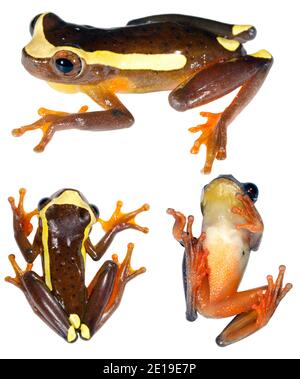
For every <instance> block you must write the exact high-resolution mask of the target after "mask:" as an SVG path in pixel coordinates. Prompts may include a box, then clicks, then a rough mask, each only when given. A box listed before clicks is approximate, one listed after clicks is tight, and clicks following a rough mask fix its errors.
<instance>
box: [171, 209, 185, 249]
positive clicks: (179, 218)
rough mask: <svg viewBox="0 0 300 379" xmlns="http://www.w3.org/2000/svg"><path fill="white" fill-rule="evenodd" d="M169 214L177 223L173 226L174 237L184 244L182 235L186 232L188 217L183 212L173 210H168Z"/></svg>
mask: <svg viewBox="0 0 300 379" xmlns="http://www.w3.org/2000/svg"><path fill="white" fill-rule="evenodd" d="M167 214H169V215H171V216H173V217H174V219H175V222H174V225H173V237H174V238H175V239H176V240H177V241H178V242H179V243H180V244H183V240H182V235H183V232H184V228H185V224H186V217H185V215H184V214H182V213H181V212H178V211H175V209H173V208H168V209H167Z"/></svg>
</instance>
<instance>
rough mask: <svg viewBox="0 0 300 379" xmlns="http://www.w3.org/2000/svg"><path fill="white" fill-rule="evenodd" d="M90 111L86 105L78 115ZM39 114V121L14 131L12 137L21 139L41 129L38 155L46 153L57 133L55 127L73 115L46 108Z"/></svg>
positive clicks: (36, 149) (36, 147) (36, 148)
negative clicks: (46, 148)
mask: <svg viewBox="0 0 300 379" xmlns="http://www.w3.org/2000/svg"><path fill="white" fill-rule="evenodd" d="M87 110H88V107H87V106H86V105H84V106H82V107H81V108H80V109H79V111H78V113H85V112H86V111H87ZM38 114H39V116H41V118H40V119H39V120H37V121H36V122H34V123H33V124H30V125H25V126H22V127H21V128H17V129H13V130H12V135H13V136H15V137H20V136H22V135H23V134H24V133H26V132H28V131H30V130H36V129H41V131H42V133H43V136H42V139H41V141H40V142H39V144H38V145H37V146H35V148H34V149H33V150H34V151H35V152H37V153H41V152H43V151H44V149H45V147H46V146H47V144H48V143H49V142H50V140H51V139H52V137H53V135H54V133H55V125H56V124H57V123H58V122H59V120H60V119H61V118H64V117H66V116H68V115H70V114H71V113H67V112H60V111H53V110H50V109H46V108H39V109H38Z"/></svg>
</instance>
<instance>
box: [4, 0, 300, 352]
mask: <svg viewBox="0 0 300 379" xmlns="http://www.w3.org/2000/svg"><path fill="white" fill-rule="evenodd" d="M296 4H297V2H296V1H292V0H286V1H284V2H275V1H274V2H264V1H261V0H252V1H251V2H246V3H245V2H241V1H240V0H239V1H234V0H227V1H215V0H210V1H198V0H197V1H178V0H172V1H161V0H159V1H157V0H152V1H129V0H127V1H122V2H121V1H120V2H116V1H111V2H106V1H105V2H102V1H99V0H97V1H92V0H85V1H84V2H74V1H56V0H51V1H50V0H49V1H43V2H41V1H33V0H26V1H23V2H21V1H15V0H11V1H9V2H6V3H5V5H4V9H3V7H2V12H1V13H2V20H1V26H2V38H1V45H2V46H1V60H0V64H1V73H2V80H1V88H2V91H1V92H2V100H1V104H2V111H1V138H0V158H1V159H0V162H1V168H0V169H1V188H0V209H1V211H0V213H1V217H0V225H1V238H0V251H1V257H0V262H1V263H0V273H1V283H0V298H1V314H0V324H1V339H0V341H1V342H0V355H1V357H15V358H25V357H28V358H29V357H30V358H31V357H38V358H39V357H41V358H42V357H43V358H54V357H57V358H67V357H69V358H212V357H214V358H250V357H251V358H253V357H256V358H275V357H280V358H283V357H286V358H292V357H298V358H299V356H300V354H299V346H298V343H299V337H300V333H299V313H298V312H299V263H300V260H299V254H300V251H299V243H298V241H299V217H298V214H299V184H300V182H299V167H298V162H299V153H298V151H299V136H300V131H299V117H298V110H299V96H298V91H299V87H298V86H299V67H298V65H299V52H298V51H299V49H298V46H297V45H298V34H299V33H298V30H296V25H297V23H298V21H299V20H298V16H297V15H298V11H297V10H296ZM45 11H52V12H54V13H57V14H58V15H59V16H60V17H62V18H63V19H65V20H67V21H70V22H75V23H79V24H81V23H82V24H90V25H94V26H99V27H113V26H121V25H125V24H126V22H127V21H129V20H130V19H133V18H137V17H142V16H146V15H150V14H159V13H183V14H191V15H195V16H200V17H206V18H211V19H216V20H220V21H224V22H229V23H240V24H248V23H250V24H253V25H255V26H256V27H257V30H258V35H257V37H256V39H255V40H254V41H252V42H250V43H248V44H247V46H246V48H247V50H248V51H249V52H256V51H257V50H259V49H261V48H265V49H268V50H269V51H270V52H271V53H272V54H273V55H274V57H275V63H274V66H273V68H272V69H271V72H270V74H269V76H268V78H267V80H266V82H265V84H264V85H263V87H262V89H261V90H260V92H259V93H258V95H257V96H256V97H255V99H254V100H253V101H252V103H251V104H250V105H249V106H248V107H247V108H246V109H245V110H244V111H243V112H242V114H241V115H240V116H239V117H238V118H237V119H236V120H235V121H234V123H233V124H232V125H231V126H230V127H229V130H228V158H227V160H226V161H223V162H218V161H217V162H215V165H214V169H213V173H212V174H211V175H209V176H203V175H202V174H201V173H200V169H201V168H202V165H203V163H204V152H203V151H202V153H201V154H200V155H196V156H193V155H191V154H190V153H189V149H190V147H191V146H192V144H193V141H194V139H195V137H196V135H192V134H191V133H189V132H188V131H187V128H188V127H191V126H193V125H196V124H198V123H199V122H200V116H199V115H198V112H199V110H198V109H197V110H193V111H189V112H186V113H177V112H176V111H175V110H173V109H172V108H171V107H169V105H168V101H167V95H168V94H167V93H164V92H162V93H154V94H147V95H122V96H120V98H121V100H122V101H123V102H124V104H125V105H126V106H128V108H129V110H130V111H131V112H132V113H133V114H134V116H135V119H136V122H135V124H134V126H133V127H132V128H130V129H127V130H121V131H117V132H98V133H94V134H93V133H90V132H86V133H85V132H82V131H68V132H61V133H57V134H56V135H55V136H54V138H53V140H52V142H51V143H50V145H49V146H48V147H47V149H46V151H45V152H44V153H43V154H40V155H39V154H36V153H34V152H33V151H32V148H33V147H34V146H35V144H37V143H38V141H39V138H40V133H41V132H40V131H36V132H31V133H28V134H26V135H25V136H23V137H21V138H19V139H16V138H14V137H12V135H11V134H10V131H11V129H13V128H15V127H18V126H21V125H23V124H26V123H31V122H33V121H35V120H36V119H37V114H36V110H37V108H38V107H40V106H45V107H49V108H50V109H57V110H64V111H70V112H73V111H76V110H77V109H78V108H79V107H80V106H81V105H83V104H88V105H90V106H91V109H95V110H96V109H98V108H97V107H96V106H95V104H93V103H92V101H91V100H90V99H88V98H86V97H85V96H84V95H83V94H78V95H65V94H61V93H58V92H55V91H54V90H53V89H51V88H50V87H48V86H47V84H45V83H44V82H43V81H40V80H38V79H36V78H34V77H32V76H30V75H29V74H28V73H27V72H26V71H25V69H24V68H23V67H22V65H21V62H20V55H21V48H22V47H23V46H24V45H25V44H27V43H28V41H29V40H30V35H29V31H28V25H29V22H30V20H31V19H32V18H33V16H35V15H36V14H38V13H41V12H45ZM296 17H297V19H296ZM229 100H230V99H229V98H227V99H226V100H225V101H219V102H216V103H214V104H209V105H207V106H205V107H203V110H210V111H214V110H222V109H223V108H224V106H225V104H227V103H228V101H229ZM229 173H231V174H233V175H235V176H236V177H237V178H238V179H239V180H240V181H253V182H255V183H256V184H257V185H258V186H259V189H260V197H259V200H258V202H257V207H258V209H259V211H260V213H261V215H262V217H263V219H264V223H265V233H264V238H263V242H262V245H261V248H260V250H259V251H258V252H254V253H252V256H251V259H250V262H249V265H248V269H247V272H246V274H245V277H244V280H243V282H242V285H241V289H249V288H253V287H257V286H259V285H262V284H264V283H265V282H266V280H265V277H266V275H267V274H273V275H277V270H278V266H279V264H286V266H287V273H286V280H287V281H291V282H293V284H294V288H293V290H292V291H291V292H290V293H289V294H288V296H287V297H286V298H285V299H284V301H283V302H282V304H280V307H279V308H278V310H277V312H276V314H275V315H274V317H273V319H272V320H271V322H270V323H269V325H268V326H267V327H265V328H264V329H263V330H261V331H259V332H257V333H256V334H255V335H253V336H251V337H249V338H247V339H245V340H243V341H241V342H239V343H237V344H234V345H232V346H230V347H227V348H223V349H221V348H219V347H217V345H216V344H215V342H214V339H215V337H216V336H217V335H218V334H219V332H220V331H221V330H222V329H223V328H224V327H225V325H226V324H227V323H228V322H229V319H228V320H225V319H224V320H213V319H211V320H209V319H204V318H202V317H199V318H198V320H197V321H196V322H194V323H189V322H187V321H186V320H185V304H184V295H183V289H182V279H181V261H182V253H183V251H182V248H181V247H180V246H179V245H178V244H177V243H176V242H175V240H173V238H172V235H171V227H172V224H173V221H172V219H171V218H170V216H168V215H166V212H165V210H166V208H167V207H174V208H176V209H178V210H181V211H182V212H184V213H185V214H190V213H191V214H194V215H195V217H196V221H197V222H196V224H195V233H196V234H197V233H198V232H199V231H200V225H201V213H200V209H199V202H200V193H201V189H202V187H203V185H204V184H206V183H207V182H208V181H210V180H212V179H213V178H214V177H215V176H217V175H219V174H229ZM22 186H23V187H25V188H27V189H28V197H27V199H26V208H27V209H28V210H32V209H33V208H35V207H36V204H37V202H38V201H39V199H40V198H42V197H45V196H49V195H51V194H52V193H53V192H55V191H57V190H58V189H60V188H64V187H74V188H77V189H79V190H81V191H82V192H83V193H84V194H85V196H86V197H87V198H88V199H89V200H90V201H91V202H92V203H95V204H97V205H98V206H99V208H100V212H101V216H102V217H103V218H107V217H108V216H109V215H110V214H111V212H112V210H113V208H114V205H115V201H116V200H118V199H122V200H123V201H124V209H125V210H131V209H133V208H135V207H138V206H140V205H141V204H143V203H144V202H148V203H149V204H150V205H151V210H150V211H149V212H148V213H145V214H144V215H142V216H139V217H138V219H137V220H138V221H139V222H140V223H141V224H142V225H147V226H148V227H149V228H150V233H149V234H148V235H143V234H141V233H138V232H136V231H126V232H124V233H122V235H119V236H117V238H116V240H115V241H114V243H113V245H112V246H111V248H110V249H109V251H108V253H107V254H106V257H107V258H109V257H110V255H111V254H112V253H114V252H118V253H119V254H120V257H123V256H124V253H125V251H126V245H127V243H128V242H129V241H132V242H134V243H135V245H136V247H135V250H134V255H133V262H132V264H133V267H135V268H138V267H140V266H142V265H143V266H146V267H147V273H146V274H143V275H141V276H140V277H138V278H136V279H135V280H133V281H132V282H130V283H129V285H128V286H127V288H126V291H125V295H124V297H123V301H122V303H121V306H120V307H119V309H118V310H117V311H116V313H115V314H114V315H113V317H112V318H111V319H110V320H109V321H108V322H107V323H106V324H105V326H104V327H103V328H102V330H100V331H99V332H98V333H97V334H96V335H95V337H94V338H93V339H92V340H91V341H89V342H84V341H81V340H80V339H79V340H78V341H77V342H76V343H75V344H72V345H68V344H67V343H66V342H65V341H64V340H63V339H61V338H59V337H58V336H57V335H56V334H55V333H53V332H52V331H51V330H50V329H49V328H48V327H47V326H46V325H44V324H43V323H42V321H40V320H39V319H38V318H37V317H36V316H35V315H34V314H33V312H32V311H31V309H30V307H29V305H28V304H27V302H26V300H25V298H24V296H23V294H22V293H21V292H20V291H19V290H18V289H17V288H15V287H13V286H11V285H10V284H8V283H5V282H4V277H5V276H6V275H8V274H12V269H11V267H10V265H9V263H8V261H7V255H8V254H9V253H15V254H16V256H17V261H18V262H19V263H20V264H21V265H22V267H24V266H25V263H24V260H23V258H22V256H21V253H20V252H19V251H18V248H17V246H16V243H15V241H14V237H13V229H12V217H11V211H10V207H9V204H8V202H7V197H8V196H9V195H14V196H17V195H18V189H19V188H20V187H22ZM95 229H96V231H94V233H93V236H94V237H95V238H97V236H96V235H98V236H99V235H100V227H99V226H97V227H96V228H95ZM38 261H39V258H38V259H37V262H38ZM38 266H39V264H38V263H36V264H35V267H36V270H37V271H38V272H39V268H38ZM98 268H99V262H98V263H94V262H93V261H91V260H90V259H88V262H87V270H88V278H89V279H90V278H91V277H92V275H93V274H94V273H95V272H96V271H97V270H98Z"/></svg>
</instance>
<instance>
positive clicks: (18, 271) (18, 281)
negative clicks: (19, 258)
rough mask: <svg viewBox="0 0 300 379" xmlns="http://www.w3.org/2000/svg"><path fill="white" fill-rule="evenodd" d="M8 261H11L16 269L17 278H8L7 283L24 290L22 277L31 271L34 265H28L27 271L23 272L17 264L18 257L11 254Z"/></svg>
mask: <svg viewBox="0 0 300 379" xmlns="http://www.w3.org/2000/svg"><path fill="white" fill-rule="evenodd" d="M8 259H9V261H10V263H11V265H12V267H13V269H14V272H15V274H16V276H15V278H12V277H11V276H7V277H6V278H5V281H6V282H9V283H11V284H14V285H15V286H17V287H18V288H20V289H22V282H21V278H22V276H23V275H24V274H25V273H26V272H28V271H31V269H32V266H33V264H32V263H27V266H26V268H25V270H24V271H23V270H22V269H21V268H20V266H19V265H18V263H17V262H16V257H15V256H14V255H13V254H10V255H9V256H8Z"/></svg>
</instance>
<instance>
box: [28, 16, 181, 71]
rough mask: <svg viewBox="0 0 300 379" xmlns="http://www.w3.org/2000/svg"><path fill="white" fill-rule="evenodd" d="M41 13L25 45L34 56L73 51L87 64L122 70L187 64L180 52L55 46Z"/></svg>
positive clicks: (41, 56) (169, 68)
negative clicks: (115, 50) (50, 40)
mask: <svg viewBox="0 0 300 379" xmlns="http://www.w3.org/2000/svg"><path fill="white" fill-rule="evenodd" d="M44 16H45V14H43V15H41V16H40V17H39V19H38V20H37V22H36V24H35V28H34V34H33V38H32V40H31V42H30V43H29V44H28V45H27V46H26V47H25V50H26V52H27V53H28V54H29V55H30V56H32V57H33V58H51V57H52V56H53V55H54V54H55V53H56V52H58V51H61V50H68V51H72V52H73V53H75V54H77V55H78V56H79V57H81V58H83V59H84V60H85V62H86V63H87V64H90V65H92V64H99V65H104V66H111V67H115V68H119V69H121V70H157V71H172V70H178V69H180V68H182V67H184V66H185V64H186V62H187V59H186V57H185V56H184V55H182V54H181V53H180V52H178V53H171V54H140V53H131V54H120V53H115V52H113V51H108V50H98V51H93V52H87V51H84V50H82V49H78V48H76V47H72V46H54V45H52V44H51V43H50V42H48V41H47V39H46V37H45V34H44V30H43V18H44Z"/></svg>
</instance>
